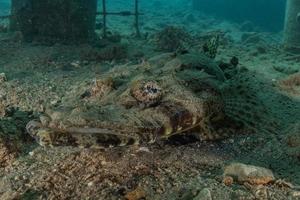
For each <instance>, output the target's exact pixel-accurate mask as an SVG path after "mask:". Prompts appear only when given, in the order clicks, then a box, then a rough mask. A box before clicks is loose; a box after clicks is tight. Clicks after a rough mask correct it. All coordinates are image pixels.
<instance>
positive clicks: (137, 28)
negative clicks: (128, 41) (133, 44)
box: [134, 0, 141, 38]
mask: <svg viewBox="0 0 300 200" xmlns="http://www.w3.org/2000/svg"><path fill="white" fill-rule="evenodd" d="M134 13H135V29H136V36H137V37H138V38H139V37H141V32H140V27H139V15H140V13H139V0H135V12H134Z"/></svg>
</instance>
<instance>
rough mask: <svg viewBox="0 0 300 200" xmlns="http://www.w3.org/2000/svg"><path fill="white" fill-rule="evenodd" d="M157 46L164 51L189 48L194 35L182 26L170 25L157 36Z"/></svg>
mask: <svg viewBox="0 0 300 200" xmlns="http://www.w3.org/2000/svg"><path fill="white" fill-rule="evenodd" d="M155 40H156V46H157V47H158V49H160V50H164V51H170V52H174V51H181V50H185V49H187V47H188V46H189V45H190V42H191V40H192V37H191V36H190V35H189V34H188V33H187V32H186V31H185V30H184V29H183V28H180V27H175V26H168V27H166V28H164V29H163V30H162V31H160V32H159V33H157V34H156V36H155Z"/></svg>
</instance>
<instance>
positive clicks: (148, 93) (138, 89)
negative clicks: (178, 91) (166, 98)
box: [131, 81, 163, 107]
mask: <svg viewBox="0 0 300 200" xmlns="http://www.w3.org/2000/svg"><path fill="white" fill-rule="evenodd" d="M131 94H132V96H133V97H134V98H135V99H136V100H137V101H138V102H139V103H140V104H142V105H143V107H149V106H155V105H157V104H158V103H159V102H160V100H161V99H162V96H163V90H162V88H161V87H160V86H159V85H158V83H157V82H155V81H136V82H135V83H133V85H132V87H131Z"/></svg>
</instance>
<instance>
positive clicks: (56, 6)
mask: <svg viewBox="0 0 300 200" xmlns="http://www.w3.org/2000/svg"><path fill="white" fill-rule="evenodd" d="M96 12H97V0H43V1H40V0H12V7H11V14H12V17H11V20H10V29H11V30H12V31H16V30H18V31H21V32H22V33H23V36H24V39H25V40H27V41H31V40H37V39H38V40H47V39H50V40H59V41H66V42H68V41H72V42H74V41H87V40H90V39H92V38H93V37H94V29H95V20H96Z"/></svg>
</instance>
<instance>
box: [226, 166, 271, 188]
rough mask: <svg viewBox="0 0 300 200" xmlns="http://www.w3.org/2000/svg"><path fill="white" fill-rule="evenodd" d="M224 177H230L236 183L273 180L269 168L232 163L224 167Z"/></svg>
mask: <svg viewBox="0 0 300 200" xmlns="http://www.w3.org/2000/svg"><path fill="white" fill-rule="evenodd" d="M223 175H224V178H228V177H232V178H233V179H234V181H237V182H238V183H241V184H243V183H245V182H247V183H250V184H254V185H264V184H267V183H270V182H272V181H274V180H275V177H274V174H273V172H272V171H271V170H269V169H266V168H263V167H257V166H253V165H245V164H242V163H233V164H230V165H228V166H226V167H225V170H224V174H223Z"/></svg>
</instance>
